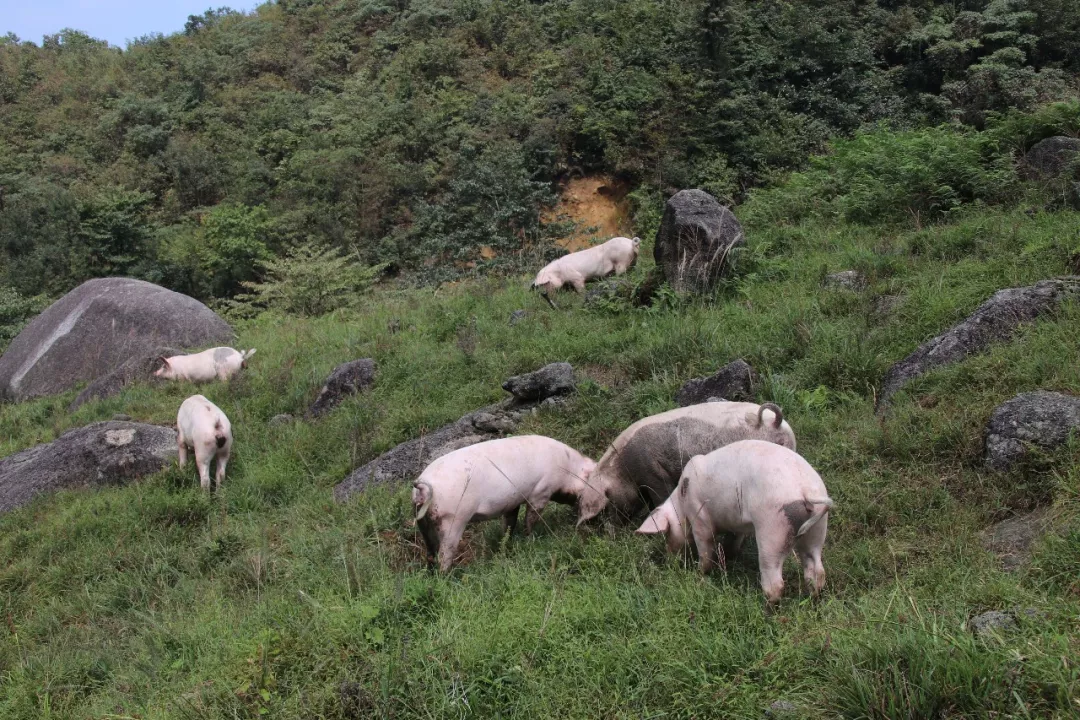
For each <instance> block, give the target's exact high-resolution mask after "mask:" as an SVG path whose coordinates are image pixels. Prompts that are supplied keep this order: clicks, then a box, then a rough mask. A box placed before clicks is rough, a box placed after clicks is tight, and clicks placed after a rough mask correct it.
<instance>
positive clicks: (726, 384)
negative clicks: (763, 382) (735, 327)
mask: <svg viewBox="0 0 1080 720" xmlns="http://www.w3.org/2000/svg"><path fill="white" fill-rule="evenodd" d="M756 381H757V374H756V373H755V372H754V369H753V368H752V367H750V365H749V364H747V362H746V361H745V360H743V359H741V358H740V359H738V360H736V361H734V362H731V363H728V364H727V365H725V366H724V367H722V368H720V369H719V370H718V371H717V372H716V374H715V375H711V376H709V377H703V378H694V379H693V380H690V381H688V382H687V383H686V384H685V385H683V386H682V387H681V388H680V389H679V392H678V394H676V395H675V402H676V404H678V406H679V407H686V406H687V405H698V404H700V403H704V402H709V400H710V398H722V399H724V400H734V401H737V402H747V401H749V400H751V399H752V398H753V388H754V383H755V382H756Z"/></svg>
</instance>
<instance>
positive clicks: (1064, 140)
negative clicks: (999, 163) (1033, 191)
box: [1024, 136, 1080, 179]
mask: <svg viewBox="0 0 1080 720" xmlns="http://www.w3.org/2000/svg"><path fill="white" fill-rule="evenodd" d="M1078 157H1080V139H1077V138H1073V137H1064V136H1057V137H1048V138H1046V139H1045V140H1041V141H1039V142H1037V143H1036V144H1035V145H1034V146H1033V147H1032V148H1031V149H1030V150H1028V152H1027V155H1025V156H1024V166H1025V168H1024V169H1025V171H1026V172H1025V174H1026V175H1028V176H1029V177H1032V178H1034V179H1050V178H1055V177H1057V176H1058V175H1060V174H1061V173H1062V172H1064V170H1065V169H1066V168H1067V167H1068V166H1069V165H1070V163H1072V162H1073V161H1074V160H1076V159H1077V158H1078Z"/></svg>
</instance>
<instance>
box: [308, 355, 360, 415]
mask: <svg viewBox="0 0 1080 720" xmlns="http://www.w3.org/2000/svg"><path fill="white" fill-rule="evenodd" d="M374 382H375V361H374V360H372V359H371V358H364V359H362V360H353V361H351V362H347V363H343V364H341V365H338V366H337V367H336V368H334V371H333V372H332V373H330V377H328V378H326V384H325V385H323V387H322V390H320V391H319V396H318V397H317V398H315V402H313V403H312V404H311V407H310V408H308V415H310V416H311V417H321V416H323V415H325V414H326V413H328V412H330V411H331V410H333V409H334V408H336V407H337V406H338V405H340V404H341V402H342V401H343V400H345V398H348V397H351V396H352V395H355V394H356V393H358V392H360V391H361V390H366V389H367V388H369V387H371V385H372V384H373V383H374Z"/></svg>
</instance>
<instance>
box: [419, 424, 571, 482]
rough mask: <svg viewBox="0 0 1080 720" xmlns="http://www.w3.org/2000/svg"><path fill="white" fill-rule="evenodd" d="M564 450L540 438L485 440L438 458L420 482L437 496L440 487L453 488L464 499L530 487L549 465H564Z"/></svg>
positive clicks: (528, 436)
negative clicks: (431, 488)
mask: <svg viewBox="0 0 1080 720" xmlns="http://www.w3.org/2000/svg"><path fill="white" fill-rule="evenodd" d="M567 450H569V448H568V446H566V445H564V444H563V443H561V442H559V441H558V440H554V439H552V438H549V437H544V436H543V435H518V436H514V437H508V438H499V439H497V440H487V441H485V442H482V443H477V444H475V445H469V446H468V447H463V448H459V449H457V450H454V451H453V452H450V453H447V454H446V455H443V456H442V457H440V458H437V459H436V460H434V461H433V462H432V463H431V464H430V465H428V466H427V468H425V469H424V472H423V473H421V475H420V478H419V479H420V480H424V481H426V482H428V483H429V484H431V486H432V487H433V488H435V489H436V492H438V488H439V487H451V486H452V487H454V488H456V489H457V492H460V493H462V494H463V495H464V496H465V497H469V496H472V495H477V496H483V495H484V494H487V493H490V492H491V491H492V489H493V488H495V489H500V490H506V489H508V488H509V489H510V490H513V489H515V488H525V487H531V486H532V485H535V484H536V483H537V482H538V481H539V479H540V478H541V477H543V475H544V473H545V472H547V470H548V469H550V467H551V465H552V463H554V462H561V461H563V459H564V458H565V457H566V453H567ZM466 480H467V481H468V485H467V486H466V485H465V483H466ZM459 486H460V487H459Z"/></svg>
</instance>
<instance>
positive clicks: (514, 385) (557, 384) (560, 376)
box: [503, 362, 577, 402]
mask: <svg viewBox="0 0 1080 720" xmlns="http://www.w3.org/2000/svg"><path fill="white" fill-rule="evenodd" d="M576 387H577V384H576V382H575V380H574V368H573V366H572V365H571V364H570V363H567V362H559V363H551V364H550V365H545V366H544V367H542V368H540V369H539V370H536V371H534V372H531V373H525V374H524V375H515V376H514V377H512V378H509V379H508V380H507V381H506V382H504V383H503V390H506V391H507V392H508V393H510V394H511V395H513V396H514V398H515V399H516V400H517V401H518V402H538V401H540V400H544V399H546V398H549V397H552V396H555V395H565V394H567V393H571V392H573V391H574V389H575V388H576Z"/></svg>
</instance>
